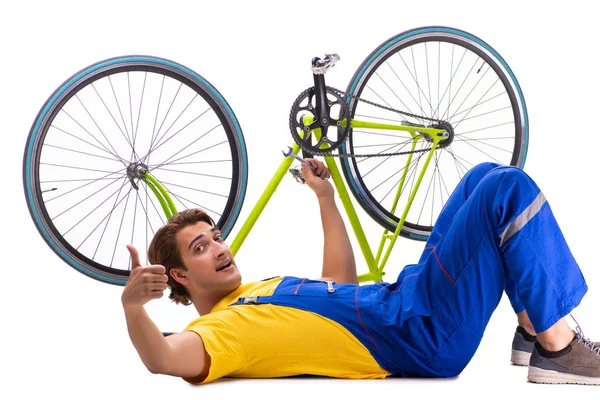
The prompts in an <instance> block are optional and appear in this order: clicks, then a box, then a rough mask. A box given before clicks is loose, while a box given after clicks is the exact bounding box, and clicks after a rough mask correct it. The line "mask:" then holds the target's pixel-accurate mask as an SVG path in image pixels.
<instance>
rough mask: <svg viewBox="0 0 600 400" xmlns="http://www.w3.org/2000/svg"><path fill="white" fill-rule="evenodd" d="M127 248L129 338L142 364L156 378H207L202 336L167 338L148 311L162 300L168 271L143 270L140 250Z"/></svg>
mask: <svg viewBox="0 0 600 400" xmlns="http://www.w3.org/2000/svg"><path fill="white" fill-rule="evenodd" d="M127 248H128V250H129V252H130V253H131V263H132V268H131V274H130V276H129V280H128V281H127V285H125V289H124V290H123V295H122V297H121V301H122V303H123V309H124V310H125V319H126V320H127V330H128V331H129V337H130V338H131V342H132V343H133V345H134V347H135V349H136V350H137V352H138V354H139V355H140V358H141V359H142V362H143V363H144V365H145V366H146V368H148V370H149V371H150V372H152V373H155V374H165V375H174V376H179V377H187V378H193V377H197V376H202V375H207V374H208V370H209V367H210V358H209V356H208V354H207V353H206V350H205V349H204V343H203V342H202V339H201V338H200V336H198V334H196V333H195V332H182V333H178V334H175V335H170V336H168V337H164V336H163V334H162V333H161V332H160V330H159V329H158V327H157V326H156V325H155V324H154V322H153V321H152V320H151V319H150V317H149V316H148V314H147V313H146V310H144V304H145V303H147V302H148V301H150V300H152V299H157V298H160V297H162V295H163V292H164V290H165V289H166V288H167V283H166V282H167V276H166V275H165V267H163V266H162V265H151V266H147V267H142V266H141V264H140V260H139V255H138V252H137V250H136V249H135V248H134V247H133V246H127Z"/></svg>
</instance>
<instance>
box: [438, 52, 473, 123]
mask: <svg viewBox="0 0 600 400" xmlns="http://www.w3.org/2000/svg"><path fill="white" fill-rule="evenodd" d="M477 60H479V58H477V59H476V60H475V61H474V62H473V65H472V66H471V69H470V70H469V72H468V73H467V75H466V76H465V79H463V81H462V82H461V84H460V86H459V87H458V90H457V91H456V93H454V97H453V98H452V100H451V101H450V104H448V108H447V109H446V111H444V114H442V119H444V118H446V114H448V113H450V106H452V103H454V100H455V99H456V96H457V95H458V92H460V90H461V89H462V88H463V86H464V84H465V82H466V81H467V79H469V76H471V71H473V68H475V66H476V65H477Z"/></svg>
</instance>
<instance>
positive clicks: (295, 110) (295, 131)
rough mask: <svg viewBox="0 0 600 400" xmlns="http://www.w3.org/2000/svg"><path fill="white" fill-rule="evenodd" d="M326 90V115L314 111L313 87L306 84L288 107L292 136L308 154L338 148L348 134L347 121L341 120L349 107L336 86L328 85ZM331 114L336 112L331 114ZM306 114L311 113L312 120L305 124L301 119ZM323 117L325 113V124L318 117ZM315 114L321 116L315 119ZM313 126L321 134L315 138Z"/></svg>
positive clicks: (328, 151)
mask: <svg viewBox="0 0 600 400" xmlns="http://www.w3.org/2000/svg"><path fill="white" fill-rule="evenodd" d="M326 92H327V100H328V105H329V110H330V112H329V114H330V115H327V116H322V115H320V116H317V115H315V112H316V111H315V110H316V100H315V88H314V87H310V88H308V89H306V90H305V91H303V92H302V93H300V95H299V96H298V98H297V99H296V100H295V101H294V103H293V104H292V108H291V110H290V131H291V133H292V137H293V138H294V141H295V142H296V143H297V144H298V146H300V147H301V148H302V149H303V150H305V151H307V152H309V153H312V154H322V153H324V152H325V153H331V152H332V151H334V150H336V149H337V148H339V147H340V146H341V145H342V144H343V143H344V142H345V141H346V139H347V138H348V135H349V134H350V124H346V126H343V121H344V120H345V121H348V120H349V116H350V111H349V109H348V106H347V105H346V101H345V99H344V97H343V96H342V95H340V94H339V91H338V90H337V89H334V88H331V87H329V86H327V87H326ZM332 114H336V115H335V116H332ZM307 117H308V118H310V117H312V118H311V119H312V122H311V123H310V124H309V125H306V124H305V122H304V119H305V118H307ZM323 117H326V123H325V124H323V121H322V119H323ZM318 118H320V119H321V120H318ZM332 128H333V129H332ZM314 129H321V132H322V134H321V138H320V139H319V140H317V138H316V137H315V135H313V134H312V132H313V130H314ZM332 130H333V132H332Z"/></svg>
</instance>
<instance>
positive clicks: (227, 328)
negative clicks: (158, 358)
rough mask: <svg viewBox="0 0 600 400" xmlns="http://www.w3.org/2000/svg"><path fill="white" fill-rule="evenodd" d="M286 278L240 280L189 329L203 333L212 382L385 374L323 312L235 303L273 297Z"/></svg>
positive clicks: (371, 376)
mask: <svg viewBox="0 0 600 400" xmlns="http://www.w3.org/2000/svg"><path fill="white" fill-rule="evenodd" d="M281 280H282V278H276V279H271V280H267V281H261V282H252V283H248V284H244V285H241V286H240V287H238V288H237V289H236V290H234V291H233V292H232V293H230V294H229V295H227V296H226V297H225V298H223V299H222V300H221V301H219V303H217V304H216V305H215V307H214V308H213V309H212V310H211V312H210V313H209V314H206V315H203V316H201V317H200V318H198V319H196V320H195V321H192V322H191V323H190V324H189V325H188V326H187V327H186V328H185V330H189V331H194V332H196V333H197V334H198V335H200V337H201V338H202V341H203V342H204V347H205V349H206V352H207V353H208V355H209V356H210V358H211V365H210V370H209V373H208V376H207V377H206V379H202V378H196V379H193V378H185V380H186V381H188V382H190V383H208V382H210V381H213V380H215V379H217V378H220V377H224V376H229V377H238V378H272V377H283V376H294V375H304V374H308V375H322V376H330V377H336V378H352V379H363V378H385V377H386V376H388V375H389V373H388V372H387V371H385V370H383V369H382V368H381V367H380V366H379V364H377V362H376V361H375V359H374V358H373V357H372V356H371V354H370V353H369V350H367V348H366V347H365V346H363V344H362V343H360V341H358V339H356V337H354V335H352V334H351V333H350V332H349V331H348V330H347V329H346V328H344V327H343V326H342V325H340V324H338V323H337V322H335V321H332V320H330V319H327V318H324V317H322V316H320V315H318V314H315V313H312V312H308V311H304V310H299V309H295V308H291V307H283V306H276V305H272V304H261V305H242V306H231V307H228V306H229V305H230V304H232V303H234V302H235V301H237V299H238V298H239V297H253V296H270V295H272V294H273V292H274V291H275V289H276V288H277V285H279V283H280V282H281Z"/></svg>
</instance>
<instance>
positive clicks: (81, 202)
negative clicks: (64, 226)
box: [51, 180, 127, 235]
mask: <svg viewBox="0 0 600 400" xmlns="http://www.w3.org/2000/svg"><path fill="white" fill-rule="evenodd" d="M115 182H116V181H114V182H111V183H109V184H108V185H106V186H104V187H102V188H100V189H98V190H97V191H95V192H94V193H92V194H90V195H89V196H88V197H86V198H85V199H83V200H78V202H77V203H75V204H74V205H72V206H71V207H69V208H67V209H66V210H64V211H63V212H61V213H60V214H58V215H55V216H54V217H52V218H51V219H52V221H55V220H56V219H57V218H58V217H60V216H61V215H63V214H64V213H66V212H67V211H71V210H72V209H74V208H75V207H77V206H79V205H81V204H84V203H85V201H86V200H87V199H89V198H90V197H92V196H94V195H95V194H98V193H100V192H101V191H103V190H104V189H106V188H107V187H109V186H110V185H112V184H113V183H115ZM126 183H127V180H124V181H123V184H122V185H121V188H122V187H123V186H125V184H126ZM119 191H120V189H118V190H115V191H114V192H113V193H112V194H111V195H110V196H108V197H107V198H106V200H104V201H103V202H102V203H100V204H99V205H98V207H100V206H101V205H102V204H104V203H105V202H106V201H107V200H108V199H110V198H111V197H112V196H113V195H114V194H115V193H117V192H119ZM96 208H97V207H96ZM88 215H89V214H88ZM86 217H87V216H86ZM81 221H82V220H80V221H79V222H78V223H77V224H79V223H80V222H81ZM73 228H74V227H71V229H73ZM71 229H69V231H70V230H71ZM69 231H67V232H65V235H66V234H67V233H68V232H69Z"/></svg>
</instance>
